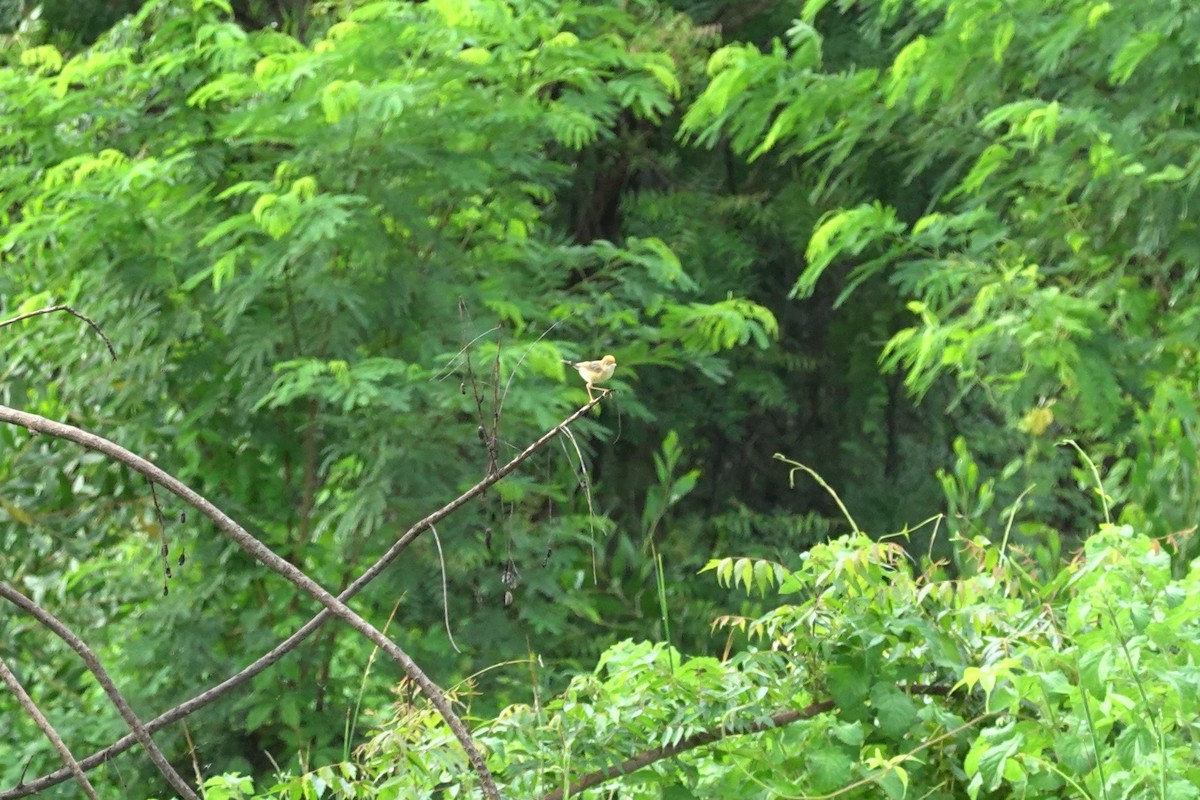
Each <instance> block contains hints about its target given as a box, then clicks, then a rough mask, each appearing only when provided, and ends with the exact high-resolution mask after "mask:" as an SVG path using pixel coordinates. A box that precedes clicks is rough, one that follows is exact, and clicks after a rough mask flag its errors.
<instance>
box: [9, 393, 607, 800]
mask: <svg viewBox="0 0 1200 800" xmlns="http://www.w3.org/2000/svg"><path fill="white" fill-rule="evenodd" d="M598 402H599V400H598V399H597V400H594V401H592V402H590V403H588V404H586V405H584V406H581V407H580V408H579V409H578V410H576V411H575V413H573V414H571V416H569V417H567V418H566V419H564V420H563V421H562V422H560V423H559V424H558V425H556V426H554V427H553V428H551V429H550V430H548V431H546V433H544V434H542V436H541V437H539V438H538V439H537V440H536V441H534V442H533V443H532V444H530V445H529V446H528V447H526V448H525V449H524V450H523V451H521V452H520V453H519V454H518V455H516V456H515V457H513V458H512V459H511V460H510V461H508V462H507V463H506V464H504V466H502V467H500V468H499V469H497V470H495V471H493V472H490V473H489V474H488V475H486V476H485V477H484V478H483V479H482V480H481V481H479V482H478V483H476V484H475V485H474V486H472V487H471V488H469V489H467V490H466V491H465V492H463V493H462V494H460V495H459V496H458V497H456V498H455V499H453V500H451V501H450V502H449V503H447V504H446V505H444V506H442V507H441V508H439V509H438V510H437V511H434V512H433V513H432V514H429V515H428V516H426V517H425V518H424V519H421V520H419V521H418V522H416V523H415V524H414V525H412V527H410V528H409V529H408V530H407V531H405V532H404V534H403V535H401V536H400V538H399V539H397V540H396V542H395V543H394V544H393V545H392V546H391V547H390V548H389V549H388V550H387V552H386V553H384V554H383V555H382V556H381V557H380V558H379V559H378V560H377V561H376V562H375V563H374V564H372V565H371V567H370V568H368V569H367V570H366V571H365V572H364V573H363V574H362V575H360V576H359V577H358V578H357V579H356V580H355V581H354V582H353V583H351V584H350V585H349V586H347V587H346V589H345V590H343V591H342V592H341V593H340V594H339V595H338V596H337V600H339V601H340V602H342V603H345V602H347V601H349V600H350V599H351V598H352V597H354V596H355V595H356V594H358V593H359V592H360V591H362V589H363V588H364V587H366V585H367V584H369V583H370V582H371V581H372V580H374V579H375V578H376V577H378V576H379V575H380V574H381V573H382V572H383V570H384V569H386V568H387V567H388V566H389V565H390V564H391V563H392V562H393V561H395V559H396V558H397V557H398V556H399V555H400V553H401V552H402V551H403V550H404V549H405V548H406V547H408V545H409V544H411V543H412V542H413V541H415V540H416V538H417V537H418V536H420V535H421V534H422V533H424V532H425V531H426V530H428V529H430V528H431V527H432V526H433V525H436V524H437V523H438V522H440V521H441V520H443V519H445V518H446V517H448V516H449V515H450V514H452V513H454V512H455V511H457V510H458V509H459V508H461V507H462V506H464V505H465V504H467V503H468V502H470V501H471V500H472V499H474V498H475V497H478V496H479V495H480V494H482V493H483V492H485V491H487V489H488V488H489V487H491V486H492V485H493V484H495V483H497V482H499V481H500V480H501V479H503V478H504V477H506V476H507V475H509V474H510V473H511V472H513V471H514V470H516V469H517V468H518V467H519V466H520V465H521V464H522V463H523V462H525V461H526V460H528V459H529V458H530V456H532V455H533V454H534V453H536V452H537V451H538V450H540V449H541V448H542V447H544V446H545V445H546V444H547V443H549V442H550V441H551V440H552V439H554V438H555V437H556V436H558V435H559V434H561V433H563V432H564V431H566V430H567V428H568V427H569V426H570V425H571V424H573V423H574V422H575V421H577V420H578V419H579V418H580V417H582V416H583V415H584V414H587V413H588V412H589V411H591V409H592V407H593V406H595V405H596V403H598ZM11 411H12V410H11V409H6V408H5V407H3V406H0V421H4V422H12V423H13V424H17V425H23V426H24V427H28V428H30V430H35V428H32V427H30V426H28V425H24V423H23V422H21V421H18V420H16V419H13V418H10V417H8V416H5V414H6V412H11ZM15 413H21V412H15ZM26 416H32V415H26ZM81 433H82V431H81ZM97 438H99V437H97ZM72 441H74V440H72ZM85 446H87V445H85ZM114 446H115V445H114ZM151 466H152V465H151ZM143 474H145V473H143ZM147 477H151V476H147ZM151 480H154V478H153V477H151ZM164 485H166V484H164ZM168 488H170V487H168ZM185 499H186V498H185ZM189 502H190V501H189ZM333 616H334V615H333V612H332V611H331V610H330V609H329V608H328V607H326V608H325V609H323V610H322V611H320V612H319V613H318V614H317V615H316V616H314V617H313V618H312V619H310V620H309V621H308V622H306V623H305V624H304V625H303V626H301V627H300V628H299V629H297V631H296V632H295V633H293V634H292V635H291V636H289V637H288V638H287V639H285V640H284V641H282V642H281V643H280V644H279V645H277V646H276V647H274V648H273V649H272V650H271V651H270V652H268V653H266V654H264V655H263V656H262V657H260V658H259V659H257V660H256V661H254V662H253V663H252V664H250V665H248V666H247V667H246V668H245V669H243V670H242V671H240V672H238V673H237V674H235V675H233V676H231V677H229V678H228V679H226V680H225V681H222V682H221V683H219V684H217V685H216V686H213V687H212V688H210V689H207V690H205V691H204V692H201V693H200V694H198V695H196V696H195V697H193V698H191V699H190V700H187V701H185V702H183V703H181V704H180V705H178V706H176V707H175V708H172V709H170V710H168V711H166V712H164V713H163V714H161V715H159V716H158V717H155V718H154V719H152V720H150V721H149V722H148V723H147V724H146V727H147V728H148V729H149V730H150V731H151V732H153V731H157V730H160V729H162V728H164V727H166V726H167V725H170V724H171V723H173V722H176V721H178V720H180V719H183V718H184V717H186V716H188V715H189V714H191V713H193V712H195V711H197V710H198V709H201V708H203V707H205V706H207V705H209V704H210V703H212V702H214V701H216V700H217V699H218V698H220V697H222V696H223V695H225V694H227V693H229V692H230V691H232V690H233V689H235V688H237V687H238V686H240V685H242V684H244V683H246V682H247V681H249V680H250V679H251V678H253V677H254V676H256V675H258V674H260V673H262V672H263V671H265V670H266V669H267V668H268V667H270V666H271V665H272V664H274V663H275V662H277V661H279V659H281V658H283V656H284V655H286V654H287V653H289V652H290V651H292V650H293V649H295V648H296V647H297V646H299V645H300V643H301V642H303V641H304V640H305V639H307V638H308V637H309V636H311V635H312V634H313V633H315V632H316V631H317V630H318V629H319V628H321V626H323V625H324V624H325V623H326V622H328V621H329V620H330V619H331V618H332V617H333ZM439 710H440V709H439ZM136 741H137V740H136V739H135V738H134V737H133V736H131V735H127V736H124V737H122V738H121V739H119V740H117V741H116V742H114V743H113V744H111V745H109V746H108V747H106V748H104V749H103V750H100V751H97V752H95V753H93V754H91V755H89V756H87V757H86V758H84V759H82V760H81V761H80V762H79V763H80V765H81V766H82V767H83V768H84V769H91V768H93V767H95V766H97V765H99V764H102V763H104V762H106V761H108V760H109V759H111V758H114V757H115V756H117V755H119V754H120V753H123V752H125V751H126V750H128V749H129V748H130V747H132V746H133V745H134V744H135V743H136ZM70 777H71V773H70V772H68V771H67V770H66V769H65V768H64V769H60V770H57V771H55V772H53V773H50V774H49V775H45V776H42V777H40V778H37V779H36V780H33V781H30V782H29V783H24V784H22V785H21V786H18V787H15V788H13V789H10V790H8V791H4V792H0V800H10V799H15V798H18V797H25V796H28V795H31V794H34V793H36V792H39V791H42V790H43V789H46V788H48V787H50V786H54V785H56V784H58V783H61V782H63V781H64V780H68V779H69V778H70Z"/></svg>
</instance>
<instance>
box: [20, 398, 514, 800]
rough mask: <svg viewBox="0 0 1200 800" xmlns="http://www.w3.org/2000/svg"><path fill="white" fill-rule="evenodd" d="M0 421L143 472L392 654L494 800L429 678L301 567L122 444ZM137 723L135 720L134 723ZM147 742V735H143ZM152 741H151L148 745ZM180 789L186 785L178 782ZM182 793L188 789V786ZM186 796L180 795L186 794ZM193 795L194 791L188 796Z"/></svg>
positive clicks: (48, 426)
mask: <svg viewBox="0 0 1200 800" xmlns="http://www.w3.org/2000/svg"><path fill="white" fill-rule="evenodd" d="M0 422H7V423H10V424H13V425H20V426H21V427H23V428H28V429H29V430H31V431H37V432H39V433H45V434H48V435H50V436H54V437H55V438H58V439H66V440H67V441H70V442H75V443H76V444H79V445H82V446H84V447H86V448H88V449H89V450H95V451H97V452H100V453H103V454H104V455H106V456H108V457H109V458H112V459H113V460H115V461H118V462H120V463H122V464H124V465H126V466H127V467H129V468H130V469H133V470H136V471H137V472H139V473H141V474H142V475H145V476H146V477H147V478H149V479H151V480H152V481H154V482H155V483H157V484H159V485H160V486H162V487H164V488H166V489H168V490H169V491H171V492H172V493H174V494H175V495H176V496H178V497H179V498H180V499H181V500H183V501H184V502H186V503H188V504H189V505H191V506H192V507H194V508H195V509H196V510H198V511H199V512H200V513H202V514H204V516H206V517H208V518H209V519H210V520H212V522H213V524H215V525H216V526H217V528H218V529H219V530H221V531H222V532H223V533H225V535H227V536H228V537H229V538H231V539H233V540H234V542H236V543H237V545H238V546H239V547H241V548H242V549H243V550H245V551H246V552H248V553H250V555H252V556H254V557H255V558H256V559H258V561H259V562H260V563H262V564H263V565H264V566H266V567H267V568H269V569H271V570H273V571H275V572H277V573H279V574H280V575H282V576H283V577H284V578H285V579H287V580H288V581H289V582H290V583H291V584H292V585H293V586H295V587H297V588H298V589H300V590H301V591H303V592H304V593H305V594H307V595H308V596H309V597H312V598H313V599H314V600H316V601H317V602H319V603H321V605H323V606H325V607H326V608H327V609H329V611H331V612H332V613H333V615H334V616H336V617H338V618H340V619H342V620H343V621H344V622H346V624H347V625H349V626H350V627H351V628H353V629H354V630H356V631H358V632H359V633H360V634H362V635H363V636H365V637H366V638H368V639H370V640H371V641H372V642H374V643H375V644H377V645H378V646H379V647H380V649H382V650H383V651H384V652H385V653H387V654H388V655H389V656H391V657H392V660H394V661H395V662H396V663H398V664H399V665H400V666H401V667H402V668H403V669H404V673H405V674H406V675H407V676H408V677H409V678H410V679H411V680H412V681H413V683H415V684H416V685H417V686H418V687H419V688H420V689H421V692H422V693H423V694H424V695H425V696H426V697H428V698H429V701H430V702H431V703H432V704H433V706H434V708H436V709H437V711H438V713H439V714H441V716H442V718H443V719H444V720H445V721H446V724H447V725H448V726H449V727H450V730H451V731H453V732H454V735H455V737H456V738H457V739H458V740H459V743H460V744H461V745H462V747H463V750H464V751H465V752H466V754H467V760H468V761H470V763H471V767H472V769H473V770H474V771H475V774H476V775H477V776H478V777H479V782H480V785H481V787H482V789H483V793H484V796H485V797H487V798H489V800H500V791H499V790H498V789H497V788H496V782H495V779H494V778H493V777H492V774H491V772H490V771H489V770H488V767H487V764H486V763H485V762H484V760H483V756H482V755H481V754H480V752H479V748H477V747H476V746H475V741H474V739H472V738H471V733H470V731H468V730H467V727H466V725H464V724H463V722H462V720H461V719H459V717H458V715H457V714H456V713H455V712H454V709H453V708H451V706H450V702H449V701H448V700H447V699H446V696H445V695H444V694H443V693H442V690H441V689H440V688H438V686H437V684H435V683H434V682H433V681H432V680H430V678H429V676H427V675H426V674H425V672H424V671H423V670H422V669H421V668H420V667H419V666H417V663H416V662H415V661H413V660H412V659H411V658H410V657H409V656H408V654H407V653H405V652H404V651H403V650H401V649H400V647H399V645H397V644H396V643H395V642H393V641H392V640H391V639H388V638H387V637H386V636H384V635H383V633H382V632H380V631H379V629H377V628H376V627H375V626H373V625H371V623H369V622H367V621H366V620H365V619H363V618H362V617H360V616H359V615H358V614H357V613H355V612H354V611H353V610H352V609H351V608H350V607H349V606H347V605H346V604H345V603H343V602H341V601H340V600H338V599H337V598H336V597H334V596H333V595H332V594H330V593H329V592H328V591H327V590H326V589H325V588H324V587H323V586H321V585H320V584H318V583H317V582H316V581H314V580H313V579H312V578H310V577H308V575H306V574H305V573H304V572H303V571H301V570H300V569H299V568H297V567H296V566H295V565H294V564H292V563H291V562H289V561H287V560H285V559H283V558H281V557H280V556H278V555H277V554H276V553H275V551H273V550H271V549H270V548H269V547H267V546H266V545H265V544H263V543H262V542H261V541H259V540H258V539H256V538H255V537H254V536H252V535H251V534H250V533H249V532H248V531H247V530H246V529H245V528H243V527H242V526H241V525H239V524H238V523H236V522H235V521H234V520H233V519H232V518H230V517H229V515H227V514H226V513H225V512H224V511H222V510H221V509H219V508H218V507H217V506H215V505H213V504H212V503H211V502H209V501H208V500H207V499H206V498H204V497H203V496H201V495H200V494H199V493H197V492H196V491H194V490H193V489H191V488H190V487H189V486H187V485H186V484H184V483H183V482H182V481H180V480H178V479H177V478H175V477H174V476H173V475H171V474H169V473H167V472H166V471H164V470H163V469H161V468H159V467H158V466H156V465H155V464H153V463H151V462H150V461H147V460H146V459H144V458H142V457H141V456H139V455H137V454H136V453H133V452H130V451H129V450H126V449H125V448H124V447H121V446H120V445H118V444H116V443H115V442H111V441H109V440H108V439H105V438H104V437H102V436H97V435H96V434H94V433H90V432H88V431H85V430H82V429H80V428H76V427H74V426H72V425H65V424H63V423H61V422H54V421H52V420H48V419H46V418H44V417H39V416H37V415H36V414H30V413H27V412H24V411H18V410H16V409H14V408H9V407H8V406H0ZM138 724H139V726H140V724H141V723H138ZM146 738H147V741H149V735H148V734H147V736H146ZM151 744H152V743H151ZM183 786H184V787H185V788H186V786H187V784H183ZM188 791H191V790H190V789H189V790H188ZM186 796H187V795H185V797H186ZM191 796H192V797H194V795H191Z"/></svg>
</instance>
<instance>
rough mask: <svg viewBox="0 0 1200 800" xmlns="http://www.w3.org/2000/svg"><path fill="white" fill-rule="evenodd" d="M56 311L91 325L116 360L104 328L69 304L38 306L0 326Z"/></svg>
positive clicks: (110, 341) (115, 351)
mask: <svg viewBox="0 0 1200 800" xmlns="http://www.w3.org/2000/svg"><path fill="white" fill-rule="evenodd" d="M56 311H65V312H67V313H68V314H70V315H71V316H73V317H76V318H78V319H81V320H83V321H84V322H86V323H87V324H88V325H90V326H92V330H94V331H95V332H96V333H97V334H98V335H99V336H100V338H101V339H103V340H104V344H105V346H106V347H107V348H108V354H109V355H110V356H112V357H113V361H116V360H117V348H115V347H113V343H112V340H111V339H109V338H108V336H107V335H106V334H105V333H104V330H103V329H102V328H101V327H100V326H99V325H97V324H96V323H95V322H93V321H92V320H91V319H89V318H88V317H85V316H84V315H83V314H80V313H79V312H78V311H76V310H75V309H73V308H71V307H70V306H51V307H50V308H39V309H38V310H37V311H30V312H29V313H28V314H21V315H20V316H17V317H13V318H12V319H6V320H4V321H3V322H0V328H5V327H7V326H9V325H12V324H14V323H17V322H23V321H24V320H27V319H30V318H32V317H40V316H41V315H42V314H53V313H55V312H56Z"/></svg>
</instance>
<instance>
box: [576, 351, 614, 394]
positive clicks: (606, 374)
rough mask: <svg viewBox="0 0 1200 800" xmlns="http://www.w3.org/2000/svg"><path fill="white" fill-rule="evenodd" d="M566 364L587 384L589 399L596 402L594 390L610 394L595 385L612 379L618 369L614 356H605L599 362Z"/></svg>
mask: <svg viewBox="0 0 1200 800" xmlns="http://www.w3.org/2000/svg"><path fill="white" fill-rule="evenodd" d="M563 363H564V364H570V365H571V366H572V367H574V368H575V370H576V371H577V372H578V373H579V377H581V378H583V379H584V381H586V382H587V390H588V399H589V400H595V399H596V398H595V396H594V395H592V390H594V389H595V390H598V391H601V392H604V394H608V393H609V390H608V389H605V388H602V387H598V386H596V385H595V384H597V383H604V382H605V381H606V380H608V379H609V378H611V377H612V375H613V370H615V369H616V368H617V360H616V359H615V358H613V357H612V356H605V357H604V358H602V359H600V360H599V361H564V362H563Z"/></svg>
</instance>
